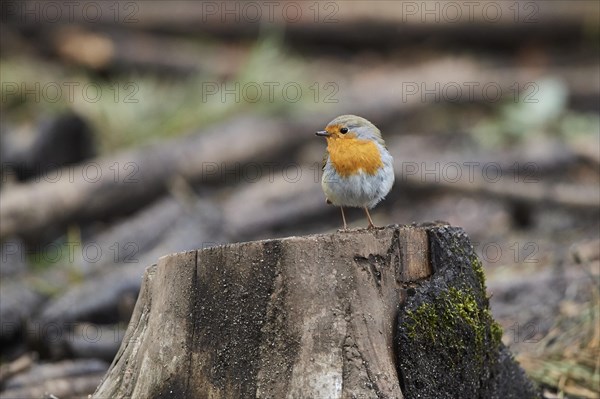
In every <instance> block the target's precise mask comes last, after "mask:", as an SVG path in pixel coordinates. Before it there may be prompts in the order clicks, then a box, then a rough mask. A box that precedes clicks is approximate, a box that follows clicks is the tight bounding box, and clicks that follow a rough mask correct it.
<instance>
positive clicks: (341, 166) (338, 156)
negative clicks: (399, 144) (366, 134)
mask: <svg viewBox="0 0 600 399" xmlns="http://www.w3.org/2000/svg"><path fill="white" fill-rule="evenodd" d="M327 152H329V158H330V159H331V163H332V164H333V166H334V168H335V170H336V172H338V173H339V174H340V176H342V177H348V176H351V175H354V174H356V173H357V172H358V171H359V170H360V169H362V170H363V171H364V172H365V173H368V174H370V175H374V174H375V173H377V170H378V169H379V168H381V167H382V166H383V163H382V162H381V156H380V155H379V149H378V148H377V145H376V144H375V142H373V141H370V140H358V139H356V138H330V139H328V140H327Z"/></svg>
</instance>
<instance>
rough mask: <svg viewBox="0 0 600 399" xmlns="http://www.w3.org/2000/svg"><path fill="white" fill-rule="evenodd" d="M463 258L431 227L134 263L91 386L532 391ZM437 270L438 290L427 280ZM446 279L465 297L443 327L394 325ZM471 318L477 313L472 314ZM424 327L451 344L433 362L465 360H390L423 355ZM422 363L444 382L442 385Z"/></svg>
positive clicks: (117, 392) (318, 392) (456, 233)
mask: <svg viewBox="0 0 600 399" xmlns="http://www.w3.org/2000/svg"><path fill="white" fill-rule="evenodd" d="M450 244H452V245H455V246H454V247H452V245H450ZM474 259H476V256H475V255H474V254H473V250H472V247H471V245H470V243H469V241H468V238H466V235H465V234H464V232H463V231H462V230H461V229H457V228H453V227H450V226H447V225H443V224H429V225H422V226H397V225H396V226H389V227H386V228H382V229H377V230H349V231H344V232H337V233H333V234H323V235H313V236H305V237H290V238H285V239H273V240H265V241H255V242H247V243H240V244H230V245H225V246H217V247H212V248H207V249H203V250H198V251H189V252H183V253H177V254H173V255H169V256H165V257H162V258H160V260H159V262H158V264H157V265H153V266H151V267H149V268H148V269H147V271H146V274H145V276H144V281H143V284H142V290H141V292H140V296H139V298H138V302H137V305H136V307H135V310H134V313H133V316H132V318H131V321H130V324H129V327H128V330H127V332H126V334H125V337H124V339H123V343H122V345H121V348H120V349H119V352H118V354H117V356H116V357H115V359H114V361H113V364H112V365H111V368H110V370H109V371H108V373H107V374H106V376H105V378H104V379H103V381H102V383H101V384H100V386H99V387H98V389H97V391H96V392H95V394H94V395H93V397H94V398H107V397H110V398H150V397H152V398H157V397H167V396H169V397H181V398H183V397H194V398H234V397H235V398H252V397H260V398H351V397H360V398H362V397H365V398H366V397H369V398H370V397H377V398H403V397H417V396H418V397H423V398H430V397H431V398H433V397H436V398H441V397H457V395H458V397H463V396H461V393H462V392H464V393H469V394H472V393H474V392H475V393H477V392H483V393H485V394H486V395H484V396H485V397H496V396H494V394H495V393H499V392H501V393H502V397H504V398H510V397H514V398H520V397H537V395H538V394H537V392H536V391H535V389H534V388H533V387H532V385H531V384H530V383H529V382H528V381H527V379H526V377H524V374H523V372H522V371H521V370H520V369H519V367H518V366H517V365H516V363H514V362H513V361H512V359H511V357H510V356H509V354H508V351H507V349H506V348H504V347H503V345H502V343H501V342H500V340H499V336H498V334H497V332H498V331H497V330H496V329H495V324H494V322H493V320H492V319H491V317H490V316H489V308H488V303H487V297H486V296H485V285H484V281H483V274H482V270H481V268H480V265H479V268H478V267H477V265H478V264H477V263H476V262H475V263H474V261H473V260H474ZM449 276H450V277H449ZM446 277H448V278H449V281H448V285H447V287H445V288H442V289H440V285H439V284H436V285H433V284H431V282H432V281H434V280H436V279H437V280H439V279H445V278H446ZM455 280H459V281H460V284H458V283H457V282H456V281H455ZM457 287H458V288H457ZM436 290H437V291H436ZM457 290H460V292H461V293H466V294H465V295H466V296H467V297H468V298H470V299H472V301H473V303H474V304H475V305H474V306H471V307H468V306H467V307H466V308H461V309H463V313H464V312H466V313H464V314H459V317H458V318H457V319H456V320H453V323H454V324H453V327H452V328H450V329H448V328H444V326H442V325H439V326H438V325H436V324H435V323H434V324H433V325H429V327H431V328H433V332H432V333H431V334H432V335H431V336H430V335H429V333H427V334H423V335H417V336H413V335H411V334H407V333H406V332H405V331H403V330H402V326H399V325H398V323H397V321H398V320H399V318H401V317H404V318H407V317H408V319H406V321H405V325H406V327H407V328H409V327H410V326H411V323H414V322H415V319H414V317H412V318H410V317H409V316H411V315H417V314H419V308H420V307H421V306H427V305H428V304H429V305H432V306H433V305H435V303H436V299H435V298H433V299H431V298H429V299H428V297H427V295H429V294H431V295H433V294H432V293H435V292H437V295H438V296H439V295H445V294H446V291H448V292H450V293H455V292H457ZM470 305H472V304H470ZM458 306H462V304H458ZM405 308H406V309H409V311H406V312H404V310H403V309H405ZM435 309H439V306H438V307H436V308H435ZM403 312H404V313H403ZM449 312H450V314H452V315H455V316H456V314H455V313H452V309H450V310H449ZM474 315H488V316H487V317H479V318H478V319H477V321H476V323H475V324H473V317H472V316H474ZM461 317H462V319H461ZM454 328H456V330H454ZM436 329H438V330H439V331H437V330H436ZM412 331H415V330H412ZM437 334H440V336H448V334H450V335H449V336H450V338H451V342H458V343H460V344H461V345H457V346H456V347H452V348H447V350H448V351H449V352H448V353H446V352H445V351H446V349H444V348H440V347H439V346H438V347H436V349H438V350H439V351H440V353H437V354H436V356H438V359H444V358H445V356H446V355H452V356H451V357H450V358H454V357H456V356H458V358H463V359H465V360H463V361H462V363H461V367H460V368H459V369H454V367H455V365H454V364H453V363H452V362H451V361H450V360H449V359H450V358H447V359H446V360H445V361H444V360H442V361H440V362H439V364H437V365H435V367H434V368H422V369H416V370H404V369H402V367H400V365H407V364H410V360H411V359H421V360H423V359H426V356H427V354H426V353H424V352H423V350H424V349H423V348H424V347H423V343H424V342H425V343H426V342H428V340H429V339H433V340H434V341H435V336H436V335H437ZM444 334H445V335H444ZM475 342H476V343H477V344H478V345H475V344H474V343H475ZM399 345H403V347H399ZM457 348H458V349H457ZM507 354H508V355H507ZM405 357H409V358H411V359H406V358H405ZM471 360H472V362H471ZM407 362H408V363H407ZM469 362H471V363H470V364H468V363H469ZM417 364H418V363H417ZM463 366H468V369H463V368H462V367H463ZM456 370H460V372H461V373H464V372H465V370H468V372H467V375H459V374H457V371H456ZM432 371H435V373H439V372H443V373H446V375H445V377H444V379H445V380H451V379H453V380H455V383H454V384H452V385H449V386H448V387H447V388H446V391H444V387H438V383H439V381H437V378H436V376H435V375H434V374H431V372H432ZM432 387H436V389H438V390H437V392H436V396H431V395H430V394H429V393H430V392H431V391H432V389H433V388H432ZM403 389H404V390H407V392H409V393H410V394H409V395H406V393H405V395H403ZM421 393H423V395H422V394H421ZM488 394H490V395H492V396H487V395H488ZM464 397H468V396H464Z"/></svg>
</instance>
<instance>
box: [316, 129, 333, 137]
mask: <svg viewBox="0 0 600 399" xmlns="http://www.w3.org/2000/svg"><path fill="white" fill-rule="evenodd" d="M315 134H316V135H317V136H323V137H329V136H331V134H329V132H327V130H319V131H318V132H317V133H315Z"/></svg>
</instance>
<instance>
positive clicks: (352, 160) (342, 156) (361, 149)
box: [316, 115, 394, 230]
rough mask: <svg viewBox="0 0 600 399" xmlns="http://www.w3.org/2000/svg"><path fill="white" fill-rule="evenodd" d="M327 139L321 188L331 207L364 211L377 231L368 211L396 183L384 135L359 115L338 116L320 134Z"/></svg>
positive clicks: (371, 226) (318, 133) (344, 218)
mask: <svg viewBox="0 0 600 399" xmlns="http://www.w3.org/2000/svg"><path fill="white" fill-rule="evenodd" d="M316 134H317V136H323V137H325V138H326V139H327V154H326V155H325V159H324V161H323V178H322V180H321V187H323V192H325V197H326V199H327V203H328V204H333V205H335V206H339V207H340V209H341V210H342V220H343V222H344V230H345V229H347V225H346V216H345V215H344V207H345V206H346V207H355V208H363V209H364V210H365V212H366V213H367V218H368V219H369V226H368V228H370V229H371V228H375V225H374V224H373V220H372V219H371V215H370V214H369V209H371V208H373V207H374V206H375V205H377V204H378V203H379V201H381V200H382V199H384V198H385V196H386V195H387V194H388V193H389V192H390V190H391V189H392V185H393V184H394V166H393V159H392V156H391V155H390V153H389V152H388V150H387V149H386V148H385V142H384V141H383V138H382V137H381V132H380V131H379V129H377V128H376V127H375V125H373V124H372V123H371V122H369V121H368V120H366V119H365V118H361V117H360V116H356V115H342V116H338V117H337V118H335V119H334V120H332V121H331V122H329V124H328V125H327V126H326V127H325V130H322V131H318V132H317V133H316Z"/></svg>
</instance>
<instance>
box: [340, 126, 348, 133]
mask: <svg viewBox="0 0 600 399" xmlns="http://www.w3.org/2000/svg"><path fill="white" fill-rule="evenodd" d="M340 133H342V134H346V133H348V128H347V127H343V128H341V129H340Z"/></svg>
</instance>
